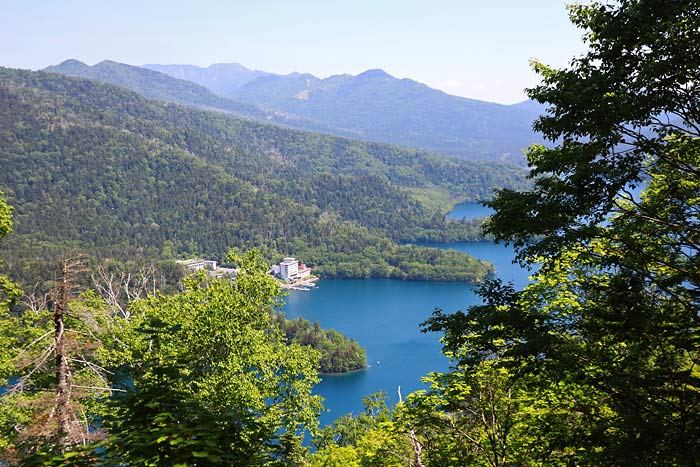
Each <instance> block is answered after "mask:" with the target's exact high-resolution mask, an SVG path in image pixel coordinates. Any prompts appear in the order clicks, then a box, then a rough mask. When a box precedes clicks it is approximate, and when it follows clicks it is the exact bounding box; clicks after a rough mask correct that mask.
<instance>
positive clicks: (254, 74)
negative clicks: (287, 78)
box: [143, 63, 272, 96]
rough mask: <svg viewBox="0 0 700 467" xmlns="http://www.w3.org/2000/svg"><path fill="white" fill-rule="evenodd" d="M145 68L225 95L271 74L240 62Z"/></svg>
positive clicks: (151, 66) (149, 66) (150, 66)
mask: <svg viewBox="0 0 700 467" xmlns="http://www.w3.org/2000/svg"><path fill="white" fill-rule="evenodd" d="M143 68H147V69H149V70H154V71H158V72H161V73H165V74H167V75H170V76H172V77H175V78H178V79H183V80H186V81H192V82H193V83H197V84H200V85H202V86H205V87H206V88H208V89H210V90H211V91H213V92H215V93H216V94H220V95H223V96H226V95H229V94H231V93H232V92H233V90H234V89H236V88H238V87H240V86H242V85H244V84H246V83H248V82H250V81H253V80H254V79H256V78H260V77H263V76H269V75H271V74H272V73H267V72H265V71H260V70H250V69H248V68H246V67H244V66H243V65H239V64H238V63H215V64H214V65H210V66H208V67H207V68H201V67H197V66H194V65H155V64H153V65H143Z"/></svg>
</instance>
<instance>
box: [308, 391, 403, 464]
mask: <svg viewBox="0 0 700 467" xmlns="http://www.w3.org/2000/svg"><path fill="white" fill-rule="evenodd" d="M386 397H387V395H386V393H384V392H378V393H375V394H371V395H369V396H365V397H364V398H363V399H362V402H363V403H364V405H365V411H364V412H362V413H360V414H359V415H357V416H353V415H352V414H348V415H344V416H342V417H340V418H338V419H337V420H336V421H335V422H333V425H329V426H326V427H324V428H323V429H322V430H321V432H320V434H319V436H317V437H316V438H315V439H314V446H315V447H316V449H317V450H316V452H314V453H313V454H311V455H310V456H308V458H307V460H308V463H309V465H310V466H313V467H341V466H346V465H349V466H356V467H398V466H400V465H406V464H405V461H406V459H407V458H408V457H407V456H405V455H404V454H405V453H406V452H407V451H406V448H407V443H406V440H405V439H403V438H402V437H401V435H400V434H397V433H396V432H395V431H394V430H393V422H392V419H391V413H390V411H389V408H388V407H387V405H386Z"/></svg>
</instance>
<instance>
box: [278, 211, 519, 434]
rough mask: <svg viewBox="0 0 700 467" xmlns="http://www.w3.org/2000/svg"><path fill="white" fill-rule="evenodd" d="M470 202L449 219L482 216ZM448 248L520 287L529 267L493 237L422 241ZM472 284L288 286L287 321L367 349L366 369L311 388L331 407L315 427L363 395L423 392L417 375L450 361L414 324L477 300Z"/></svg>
mask: <svg viewBox="0 0 700 467" xmlns="http://www.w3.org/2000/svg"><path fill="white" fill-rule="evenodd" d="M484 209H486V208H483V207H482V206H480V205H478V204H476V203H465V204H462V205H458V206H456V207H455V209H454V210H453V211H452V213H450V215H451V216H452V217H469V218H470V217H475V216H483V215H488V214H489V211H485V210H484ZM427 246H436V247H440V248H452V249H455V250H458V251H462V252H464V253H469V254H471V255H473V256H476V257H477V258H481V259H485V260H488V261H491V262H492V263H494V265H495V266H496V271H497V274H498V276H499V277H501V278H502V279H504V280H505V281H513V282H514V283H515V285H516V286H518V287H522V286H523V285H524V284H525V283H526V282H527V276H528V273H527V271H524V270H522V269H520V268H519V267H517V266H516V265H513V264H512V259H513V249H512V248H510V247H505V246H503V245H497V244H495V243H493V242H465V243H452V244H427ZM474 289H475V285H473V284H469V283H454V282H422V281H400V280H390V279H367V280H340V279H333V280H321V281H319V282H318V287H316V288H315V289H313V290H311V291H309V292H304V291H293V292H292V293H291V294H290V295H289V296H288V297H287V298H286V303H285V305H284V307H283V311H284V312H285V313H286V314H287V317H288V318H296V317H303V318H305V319H308V320H309V321H311V322H314V321H318V322H319V324H320V325H321V326H322V327H324V328H334V329H336V330H337V331H340V332H342V333H343V334H345V335H346V336H348V337H352V338H354V339H355V340H357V341H358V342H359V343H360V344H361V345H362V346H364V347H365V348H366V349H367V361H368V363H369V365H370V367H369V368H368V369H366V370H364V371H358V372H354V373H348V374H344V375H327V376H323V377H322V381H321V382H320V383H319V384H318V385H317V386H316V387H315V390H314V392H315V394H320V395H321V396H323V397H324V398H325V402H324V405H325V406H326V408H327V409H329V412H327V413H325V414H323V415H322V416H321V424H322V425H326V424H328V423H331V422H332V421H333V420H335V419H336V418H337V417H339V416H340V415H343V414H346V413H350V412H352V413H355V414H357V413H359V412H360V411H362V409H363V407H362V397H363V396H365V395H368V394H371V393H374V392H376V391H379V390H382V391H385V392H387V393H388V395H389V400H390V403H391V404H392V405H393V404H395V403H396V402H397V401H398V389H399V387H400V388H401V394H402V395H403V396H406V395H407V394H409V393H411V392H413V391H416V390H419V389H426V388H427V386H426V385H425V384H423V383H422V382H421V377H423V376H426V375H427V374H428V373H429V372H431V371H445V370H447V369H448V366H449V365H448V361H447V359H446V358H445V357H444V356H443V355H442V353H441V352H440V349H441V345H440V342H439V340H440V335H439V334H436V333H429V334H424V333H421V332H420V328H419V325H420V323H421V322H423V321H425V320H426V319H428V318H429V317H430V315H431V313H432V312H433V310H434V309H435V308H436V307H438V308H441V309H442V310H444V311H445V312H454V311H457V310H464V309H465V308H466V307H468V306H470V305H474V304H477V303H479V301H480V299H479V297H478V296H477V295H476V294H475V293H474Z"/></svg>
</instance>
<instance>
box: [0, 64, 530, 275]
mask: <svg viewBox="0 0 700 467" xmlns="http://www.w3.org/2000/svg"><path fill="white" fill-rule="evenodd" d="M0 97H1V99H0V107H1V108H2V109H3V111H2V119H3V126H2V128H3V130H2V131H0V147H2V151H0V158H1V160H2V164H3V167H4V168H5V170H3V171H2V173H0V185H3V186H7V187H8V196H9V199H10V200H11V201H12V203H13V204H14V205H15V220H16V223H15V226H16V229H15V231H16V235H13V237H12V238H11V239H10V240H11V241H10V242H8V244H7V253H6V254H5V257H6V258H7V260H8V263H11V264H8V266H9V267H10V268H11V270H12V271H13V273H14V272H15V271H18V272H20V273H23V274H24V276H25V280H26V277H27V276H31V274H32V270H41V269H42V268H41V265H36V267H34V261H35V258H37V257H39V258H46V259H50V258H56V257H59V256H60V253H61V252H62V251H64V250H65V249H67V248H80V249H81V250H83V251H86V252H88V253H90V254H91V255H93V256H96V257H98V258H105V257H108V258H115V257H116V258H120V260H132V259H137V258H142V257H144V256H145V257H146V258H148V259H154V258H163V257H164V256H165V257H166V259H174V258H173V256H174V257H182V256H190V255H207V256H211V257H213V258H214V259H219V260H220V259H222V257H223V256H224V255H225V253H226V251H228V249H229V248H234V247H235V248H239V249H241V250H246V249H250V248H253V247H256V248H260V250H261V251H262V252H264V254H265V256H266V257H267V259H268V260H272V259H273V258H275V257H278V256H283V255H289V254H294V255H296V256H299V257H305V258H309V259H307V262H308V263H309V264H311V265H312V266H314V267H315V268H317V270H318V271H324V273H325V274H327V276H329V277H340V276H341V275H342V274H350V275H351V277H395V278H408V279H441V278H443V277H444V278H446V279H447V280H478V279H479V278H481V277H483V275H484V274H485V273H486V271H488V267H487V266H486V265H484V264H480V263H476V262H474V261H473V260H470V259H468V257H467V256H466V255H463V254H457V253H454V252H449V253H448V252H435V251H433V252H422V251H419V250H417V249H416V248H414V247H404V246H401V245H399V244H398V243H399V242H418V241H422V240H425V241H452V240H463V239H469V238H474V236H475V235H478V234H477V233H476V231H477V226H475V225H471V224H469V223H468V222H455V221H446V220H445V219H444V217H443V215H442V213H441V212H440V211H439V210H437V209H428V208H426V207H425V206H424V205H422V204H420V203H419V202H417V201H416V200H415V199H414V198H413V197H412V196H411V194H410V191H409V189H412V188H420V187H431V189H433V190H440V191H441V192H443V193H449V196H450V197H451V199H453V200H455V201H457V200H462V199H465V198H469V199H475V198H480V197H485V196H487V195H488V193H489V192H490V190H492V189H493V188H494V187H498V186H520V184H521V179H520V175H521V174H520V171H519V170H518V169H515V168H513V167H507V166H502V165H498V164H493V163H491V164H488V163H481V164H475V163H467V162H460V161H454V160H451V159H448V158H445V157H442V156H437V155H430V154H425V153H422V152H419V151H413V150H408V149H402V148H396V147H392V146H387V145H380V144H372V143H363V142H358V141H352V140H346V139H341V138H333V137H329V136H323V135H318V134H313V133H302V132H298V131H294V130H289V129H284V128H280V127H274V126H269V125H262V124H259V123H254V122H249V121H244V120H235V119H232V118H228V117H225V116H222V115H217V114H214V113H207V112H201V111H195V110H188V109H185V108H182V107H178V106H174V105H162V104H157V103H154V102H151V101H147V100H145V99H143V98H141V97H139V96H137V95H136V94H134V93H131V92H128V91H126V90H124V89H121V88H117V87H114V86H108V85H103V84H99V83H96V82H91V81H87V80H82V79H77V78H67V77H63V76H60V75H57V74H50V73H31V72H24V71H14V70H8V69H2V70H0ZM46 181H49V182H50V183H46ZM443 209H444V207H443ZM302 253H303V254H302ZM347 263H352V265H353V266H352V267H346V266H347ZM459 263H462V264H461V265H460V266H457V264H459ZM27 265H30V266H27ZM340 265H342V267H340ZM26 282H29V281H28V280H27V281H26Z"/></svg>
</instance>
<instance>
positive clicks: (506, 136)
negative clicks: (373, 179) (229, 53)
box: [149, 65, 542, 162]
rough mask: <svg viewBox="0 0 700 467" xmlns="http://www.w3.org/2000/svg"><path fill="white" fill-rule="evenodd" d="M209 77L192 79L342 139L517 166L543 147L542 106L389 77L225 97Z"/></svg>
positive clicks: (266, 88) (379, 73)
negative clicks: (539, 131)
mask: <svg viewBox="0 0 700 467" xmlns="http://www.w3.org/2000/svg"><path fill="white" fill-rule="evenodd" d="M237 66H238V67H240V65H237ZM149 67H158V69H159V70H161V71H163V72H165V73H169V74H172V75H173V76H178V77H180V76H184V74H185V70H186V69H185V68H184V67H183V66H179V67H178V66H157V65H149ZM208 70H209V69H204V68H200V69H198V73H197V74H196V75H195V74H190V75H189V76H190V79H193V80H194V81H195V82H197V83H199V84H201V85H203V86H207V87H208V88H209V89H210V90H212V91H214V92H219V93H222V95H225V96H227V97H230V98H232V99H236V100H239V101H244V102H247V103H250V104H254V105H257V106H259V107H262V108H265V109H268V110H274V111H280V112H284V113H288V114H294V115H298V116H300V117H303V118H306V119H308V120H312V121H316V122H319V123H321V124H323V125H325V126H328V127H331V128H332V129H333V133H335V134H342V135H351V136H353V137H358V138H362V139H368V140H372V141H381V142H387V143H392V144H399V145H402V146H411V147H418V148H422V149H425V150H429V151H434V152H439V153H443V154H448V155H453V156H456V157H459V158H463V159H472V160H475V159H490V160H508V161H515V162H521V161H522V160H523V157H522V150H523V149H524V148H526V147H527V146H529V145H530V144H531V143H533V142H542V140H541V138H540V137H539V136H537V135H536V134H534V133H533V131H532V123H533V121H534V119H535V118H536V117H537V115H539V113H540V111H541V108H539V107H537V106H536V105H530V104H526V105H525V104H524V105H520V104H516V105H510V106H509V105H500V104H494V103H491V102H484V101H479V100H475V99H466V98H463V97H457V96H452V95H449V94H446V93H444V92H442V91H438V90H436V89H432V88H430V87H428V86H426V85H424V84H421V83H418V82H416V81H413V80H411V79H397V78H395V77H393V76H391V75H390V74H388V73H386V72H385V71H383V70H367V71H365V72H364V73H360V74H359V75H357V76H352V75H347V74H345V75H335V76H331V77H328V78H325V79H320V78H317V77H315V76H313V75H310V74H300V73H292V74H289V75H275V74H266V75H263V76H258V77H255V78H253V77H252V76H251V75H249V74H248V75H246V80H245V82H241V83H242V84H240V85H238V86H227V87H226V88H225V89H224V88H223V87H214V85H213V84H212V83H213V82H216V81H218V80H220V79H222V78H221V77H220V75H219V74H217V75H216V78H214V76H215V75H214V74H213V72H209V71H208ZM246 70H247V69H246ZM248 71H250V70H248ZM232 76H239V74H238V72H234V73H232Z"/></svg>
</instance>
